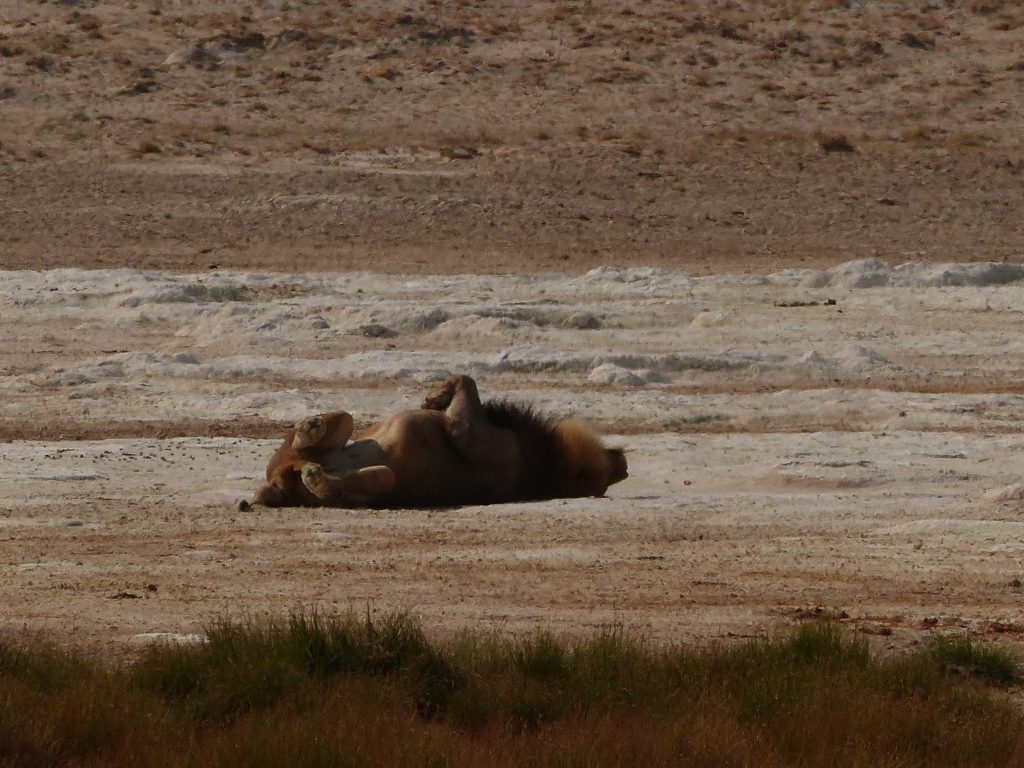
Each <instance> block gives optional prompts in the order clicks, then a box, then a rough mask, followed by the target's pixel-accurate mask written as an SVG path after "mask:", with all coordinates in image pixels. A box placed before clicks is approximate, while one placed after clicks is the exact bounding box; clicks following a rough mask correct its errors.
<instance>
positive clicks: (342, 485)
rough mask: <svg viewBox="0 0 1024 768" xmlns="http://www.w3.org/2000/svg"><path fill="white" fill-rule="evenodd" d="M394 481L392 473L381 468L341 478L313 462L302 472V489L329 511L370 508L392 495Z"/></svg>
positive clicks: (362, 470) (373, 467)
mask: <svg viewBox="0 0 1024 768" xmlns="http://www.w3.org/2000/svg"><path fill="white" fill-rule="evenodd" d="M395 481H396V477H395V473H394V470H392V469H391V468H390V467H385V466H383V465H380V464H378V465H375V466H372V467H364V468H363V469H359V470H356V471H355V472H348V473H346V474H344V475H340V476H339V475H329V474H327V473H326V472H325V471H324V468H323V467H321V466H320V465H319V464H315V463H313V462H310V463H308V464H306V465H305V466H304V467H303V468H302V483H303V485H305V486H306V488H308V489H309V491H310V493H312V494H313V495H314V496H316V497H317V498H318V499H320V500H321V501H322V502H323V503H324V504H325V505H326V506H329V507H359V506H372V505H374V504H376V503H378V502H380V501H381V500H383V499H384V498H385V497H386V496H388V494H390V493H391V492H392V491H394V489H395Z"/></svg>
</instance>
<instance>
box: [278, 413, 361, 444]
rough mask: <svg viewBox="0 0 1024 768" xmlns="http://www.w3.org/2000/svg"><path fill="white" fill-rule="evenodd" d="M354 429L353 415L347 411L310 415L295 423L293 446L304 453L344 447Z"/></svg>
mask: <svg viewBox="0 0 1024 768" xmlns="http://www.w3.org/2000/svg"><path fill="white" fill-rule="evenodd" d="M352 429H353V422H352V416H351V415H349V414H348V413H345V411H335V412H334V413H324V414H320V415H319V416H309V417H308V418H305V419H303V420H302V421H300V422H299V423H298V424H296V425H295V436H294V437H293V438H292V448H294V449H295V450H297V451H300V452H302V453H314V452H315V453H320V452H323V451H330V450H333V449H335V448H344V447H345V443H347V442H348V439H349V438H350V437H352Z"/></svg>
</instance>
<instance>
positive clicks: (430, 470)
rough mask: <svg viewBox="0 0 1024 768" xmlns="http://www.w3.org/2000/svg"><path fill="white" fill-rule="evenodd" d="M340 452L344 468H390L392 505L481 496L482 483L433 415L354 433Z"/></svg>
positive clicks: (414, 415)
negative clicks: (393, 476)
mask: <svg viewBox="0 0 1024 768" xmlns="http://www.w3.org/2000/svg"><path fill="white" fill-rule="evenodd" d="M341 454H342V455H341V456H340V457H339V460H340V461H341V462H342V463H343V464H344V466H345V467H346V468H351V469H360V468H362V467H368V466H373V465H375V464H383V465H385V466H387V467H390V468H391V469H392V470H393V471H394V472H395V475H396V477H397V482H396V483H395V492H394V494H392V497H391V498H390V499H389V502H390V503H394V504H401V505H405V504H412V505H423V504H427V505H434V504H437V505H443V504H465V503H468V502H473V501H477V500H479V499H480V498H481V493H482V489H481V488H480V484H481V483H480V480H481V479H480V478H478V477H477V476H476V473H474V472H472V471H470V469H469V466H468V465H467V462H466V461H465V460H464V458H463V457H462V456H460V455H459V454H458V452H457V451H456V450H455V447H454V446H453V445H452V443H451V440H450V439H449V438H448V433H447V432H446V431H445V429H444V416H443V414H441V413H440V412H437V411H425V410H420V411H406V412H405V413H399V414H396V415H394V416H392V417H391V418H389V419H386V420H385V421H383V422H381V423H380V424H378V425H377V426H375V427H372V428H371V429H369V430H367V431H366V432H363V433H361V434H359V435H357V436H356V439H355V441H354V442H352V443H350V444H349V445H348V446H346V448H345V450H344V451H342V452H341ZM349 471H350V470H349Z"/></svg>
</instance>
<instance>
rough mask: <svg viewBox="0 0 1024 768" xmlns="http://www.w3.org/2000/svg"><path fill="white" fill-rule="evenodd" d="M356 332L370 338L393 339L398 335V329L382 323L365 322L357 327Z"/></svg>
mask: <svg viewBox="0 0 1024 768" xmlns="http://www.w3.org/2000/svg"><path fill="white" fill-rule="evenodd" d="M356 332H357V333H361V334H362V335H363V336H365V337H366V338H368V339H393V338H394V337H395V336H397V335H398V333H397V332H396V331H393V330H391V329H390V328H388V327H387V326H386V325H381V324H380V323H365V324H363V325H360V326H359V327H358V328H356Z"/></svg>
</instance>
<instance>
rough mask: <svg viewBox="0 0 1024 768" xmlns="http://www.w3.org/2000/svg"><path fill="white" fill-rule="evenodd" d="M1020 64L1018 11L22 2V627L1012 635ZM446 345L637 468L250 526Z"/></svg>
mask: <svg viewBox="0 0 1024 768" xmlns="http://www.w3.org/2000/svg"><path fill="white" fill-rule="evenodd" d="M1022 51H1024V8H1022V7H1021V6H1020V5H1019V4H1017V3H1014V2H1003V1H1002V0H966V1H964V2H957V1H952V2H942V3H931V4H927V3H921V2H914V3H910V2H891V3H861V2H843V1H840V0H834V1H833V0H820V2H803V1H802V0H800V1H798V0H792V1H791V2H790V1H787V0H776V1H774V2H769V1H768V0H763V1H761V2H745V3H710V2H694V3H686V4H680V3H675V2H654V1H652V2H644V3H639V4H638V3H622V2H608V3H590V2H578V3H574V2H565V3H533V2H522V3H458V4H456V3H440V2H438V3H433V2H424V3H411V4H408V5H407V6H396V5H395V4H393V3H375V2H353V3H348V4H339V3H326V2H304V3H289V2H284V1H283V0H281V1H276V2H267V3H257V4H251V5H245V6H243V4H239V3H228V2H189V1H188V0H175V1H172V0H148V1H147V2H139V3H110V2H100V1H94V2H86V1H84V0H83V1H81V2H47V3H37V4H36V3H34V4H25V3H15V2H10V1H9V0H0V441H2V442H0V467H2V468H0V602H2V603H3V604H4V606H5V610H4V612H3V615H2V616H0V622H2V625H3V627H5V628H8V629H16V630H20V629H22V628H27V629H43V630H46V631H50V632H54V633H56V634H57V636H59V637H62V638H66V639H69V640H73V641H75V642H78V643H81V644H84V645H86V646H88V647H90V648H96V649H100V650H102V651H104V652H106V653H111V654H121V653H126V652H130V649H132V648H135V647H138V645H139V644H140V643H144V642H148V641H150V640H151V639H152V638H153V637H154V636H158V637H159V636H167V634H163V633H169V635H170V636H175V635H184V636H189V635H191V634H192V633H197V632H201V631H202V627H203V625H204V623H206V622H208V621H210V620H213V619H216V618H218V617H220V616H224V615H228V616H232V617H238V616H241V615H246V614H250V615H258V614H259V613H261V612H263V611H272V612H275V613H279V612H281V611H284V610H288V609H290V608H296V607H300V606H319V607H323V608H325V609H329V610H335V609H337V610H347V609H350V608H351V609H354V610H357V611H365V610H368V609H369V610H374V611H385V610H391V609H395V608H399V609H410V610H413V611H415V612H416V613H418V614H419V615H420V616H422V617H423V619H424V622H425V623H426V624H427V625H428V626H429V627H430V628H432V629H435V630H437V631H450V630H455V629H457V628H460V627H463V626H467V625H469V626H480V625H484V626H492V627H495V628H499V629H510V630H519V629H524V628H532V627H538V626H540V627H548V628H552V629H555V630H556V631H569V632H572V631H580V630H585V629H588V628H590V627H593V626H597V625H602V624H606V623H608V622H620V623H623V624H625V625H627V626H631V627H637V628H641V629H643V630H644V631H647V632H650V633H651V634H652V635H653V636H655V637H657V638H659V639H722V638H728V637H737V636H739V637H742V636H748V635H752V634H759V633H763V632H765V631H770V630H771V629H772V628H774V627H777V626H780V625H785V624H787V623H789V622H792V621H799V620H802V619H804V618H807V617H814V616H821V615H827V616H832V617H835V618H837V619H840V620H841V621H843V622H845V623H847V624H848V625H850V626H851V627H854V628H856V629H857V630H860V631H864V632H866V633H869V634H870V635H871V636H872V637H874V638H877V639H878V641H879V642H880V643H883V644H888V645H893V646H902V645H906V644H908V643H915V642H919V641H920V640H921V639H922V638H925V637H927V636H928V635H930V634H933V633H935V632H941V631H969V632H972V633H976V634H978V635H984V636H986V637H997V638H999V640H1000V641H1002V642H1008V643H1014V644H1019V642H1020V641H1021V640H1022V639H1024V609H1022V608H1021V605H1022V604H1021V596H1022V586H1021V581H1022V579H1024V543H1022V542H1024V487H1021V486H1019V485H1017V483H1019V482H1020V481H1021V479H1022V478H1021V477H1020V474H1021V473H1020V462H1019V458H1018V457H1019V455H1020V448H1021V447H1022V446H1021V443H1022V441H1024V434H1022V429H1021V427H1020V421H1021V418H1020V417H1021V414H1022V411H1024V384H1022V382H1024V342H1022V341H1021V336H1020V333H1019V328H1020V308H1021V307H1022V306H1024V282H1022V278H1024V274H1022V273H1021V271H1020V267H1019V262H1020V261H1021V259H1022V257H1024V224H1022V220H1021V216H1020V202H1021V201H1020V194H1019V190H1020V185H1021V179H1022V176H1021V174H1022V173H1024V143H1022V139H1021V137H1022V136H1024V107H1022V103H1021V100H1020V98H1019V92H1020V88H1021V86H1022V85H1024V54H1022ZM871 259H880V261H871ZM855 260H860V261H855ZM906 262H910V263H909V264H908V265H906V266H903V267H898V266H897V265H901V264H904V263H906ZM451 372H469V373H472V374H473V375H474V376H476V377H477V379H478V380H479V381H480V382H481V385H482V387H483V389H484V390H485V391H486V392H491V393H496V394H509V395H511V396H513V397H516V398H517V399H521V400H524V401H528V402H531V403H533V404H535V405H537V406H538V407H540V408H543V409H545V410H547V411H549V412H551V413H553V414H556V415H566V414H569V413H574V412H575V413H581V414H583V415H586V416H588V417H589V418H590V419H591V420H592V421H594V423H595V424H597V425H598V426H599V427H601V428H602V429H603V430H604V431H605V432H607V433H609V434H610V435H611V436H612V437H611V438H610V439H611V440H612V441H613V442H615V443H616V444H620V445H624V446H626V447H627V448H628V449H629V451H630V453H629V460H630V464H631V474H632V476H631V477H630V478H629V479H628V480H627V481H626V482H624V483H622V484H621V485H619V486H616V487H614V488H613V489H612V490H611V492H610V493H609V497H608V498H607V499H600V500H582V501H568V502H553V503H546V504H530V505H509V506H502V507H492V508H467V509H445V510H434V511H392V512H367V511H345V512H340V511H327V510H293V511H286V512H282V511H267V510H253V511H247V512H242V511H239V510H238V509H237V506H236V501H237V500H238V499H240V498H243V497H246V496H248V495H250V494H251V493H252V491H253V489H254V488H255V487H256V485H257V484H258V479H259V476H260V474H261V472H262V469H263V466H264V465H265V461H266V459H267V457H268V456H269V454H270V453H271V451H272V449H273V446H274V442H275V441H274V436H275V435H276V434H277V433H278V432H279V431H280V430H281V429H282V427H283V426H284V425H286V424H288V423H291V422H293V421H294V420H296V419H298V418H300V417H302V416H305V415H307V414H309V413H311V412H316V411H318V410H328V409H334V408H344V409H346V410H349V411H351V412H352V413H353V414H354V415H355V416H356V418H357V421H360V422H361V423H366V422H368V421H370V420H372V419H374V418H378V417H380V416H381V415H383V414H386V413H389V412H391V411H393V410H395V409H398V408H405V407H412V406H414V405H415V404H416V403H417V402H418V401H419V398H420V396H421V394H422V392H423V390H424V389H425V388H426V387H427V386H429V384H430V382H432V381H435V380H437V379H438V378H441V377H443V376H445V375H447V374H448V373H451Z"/></svg>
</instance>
